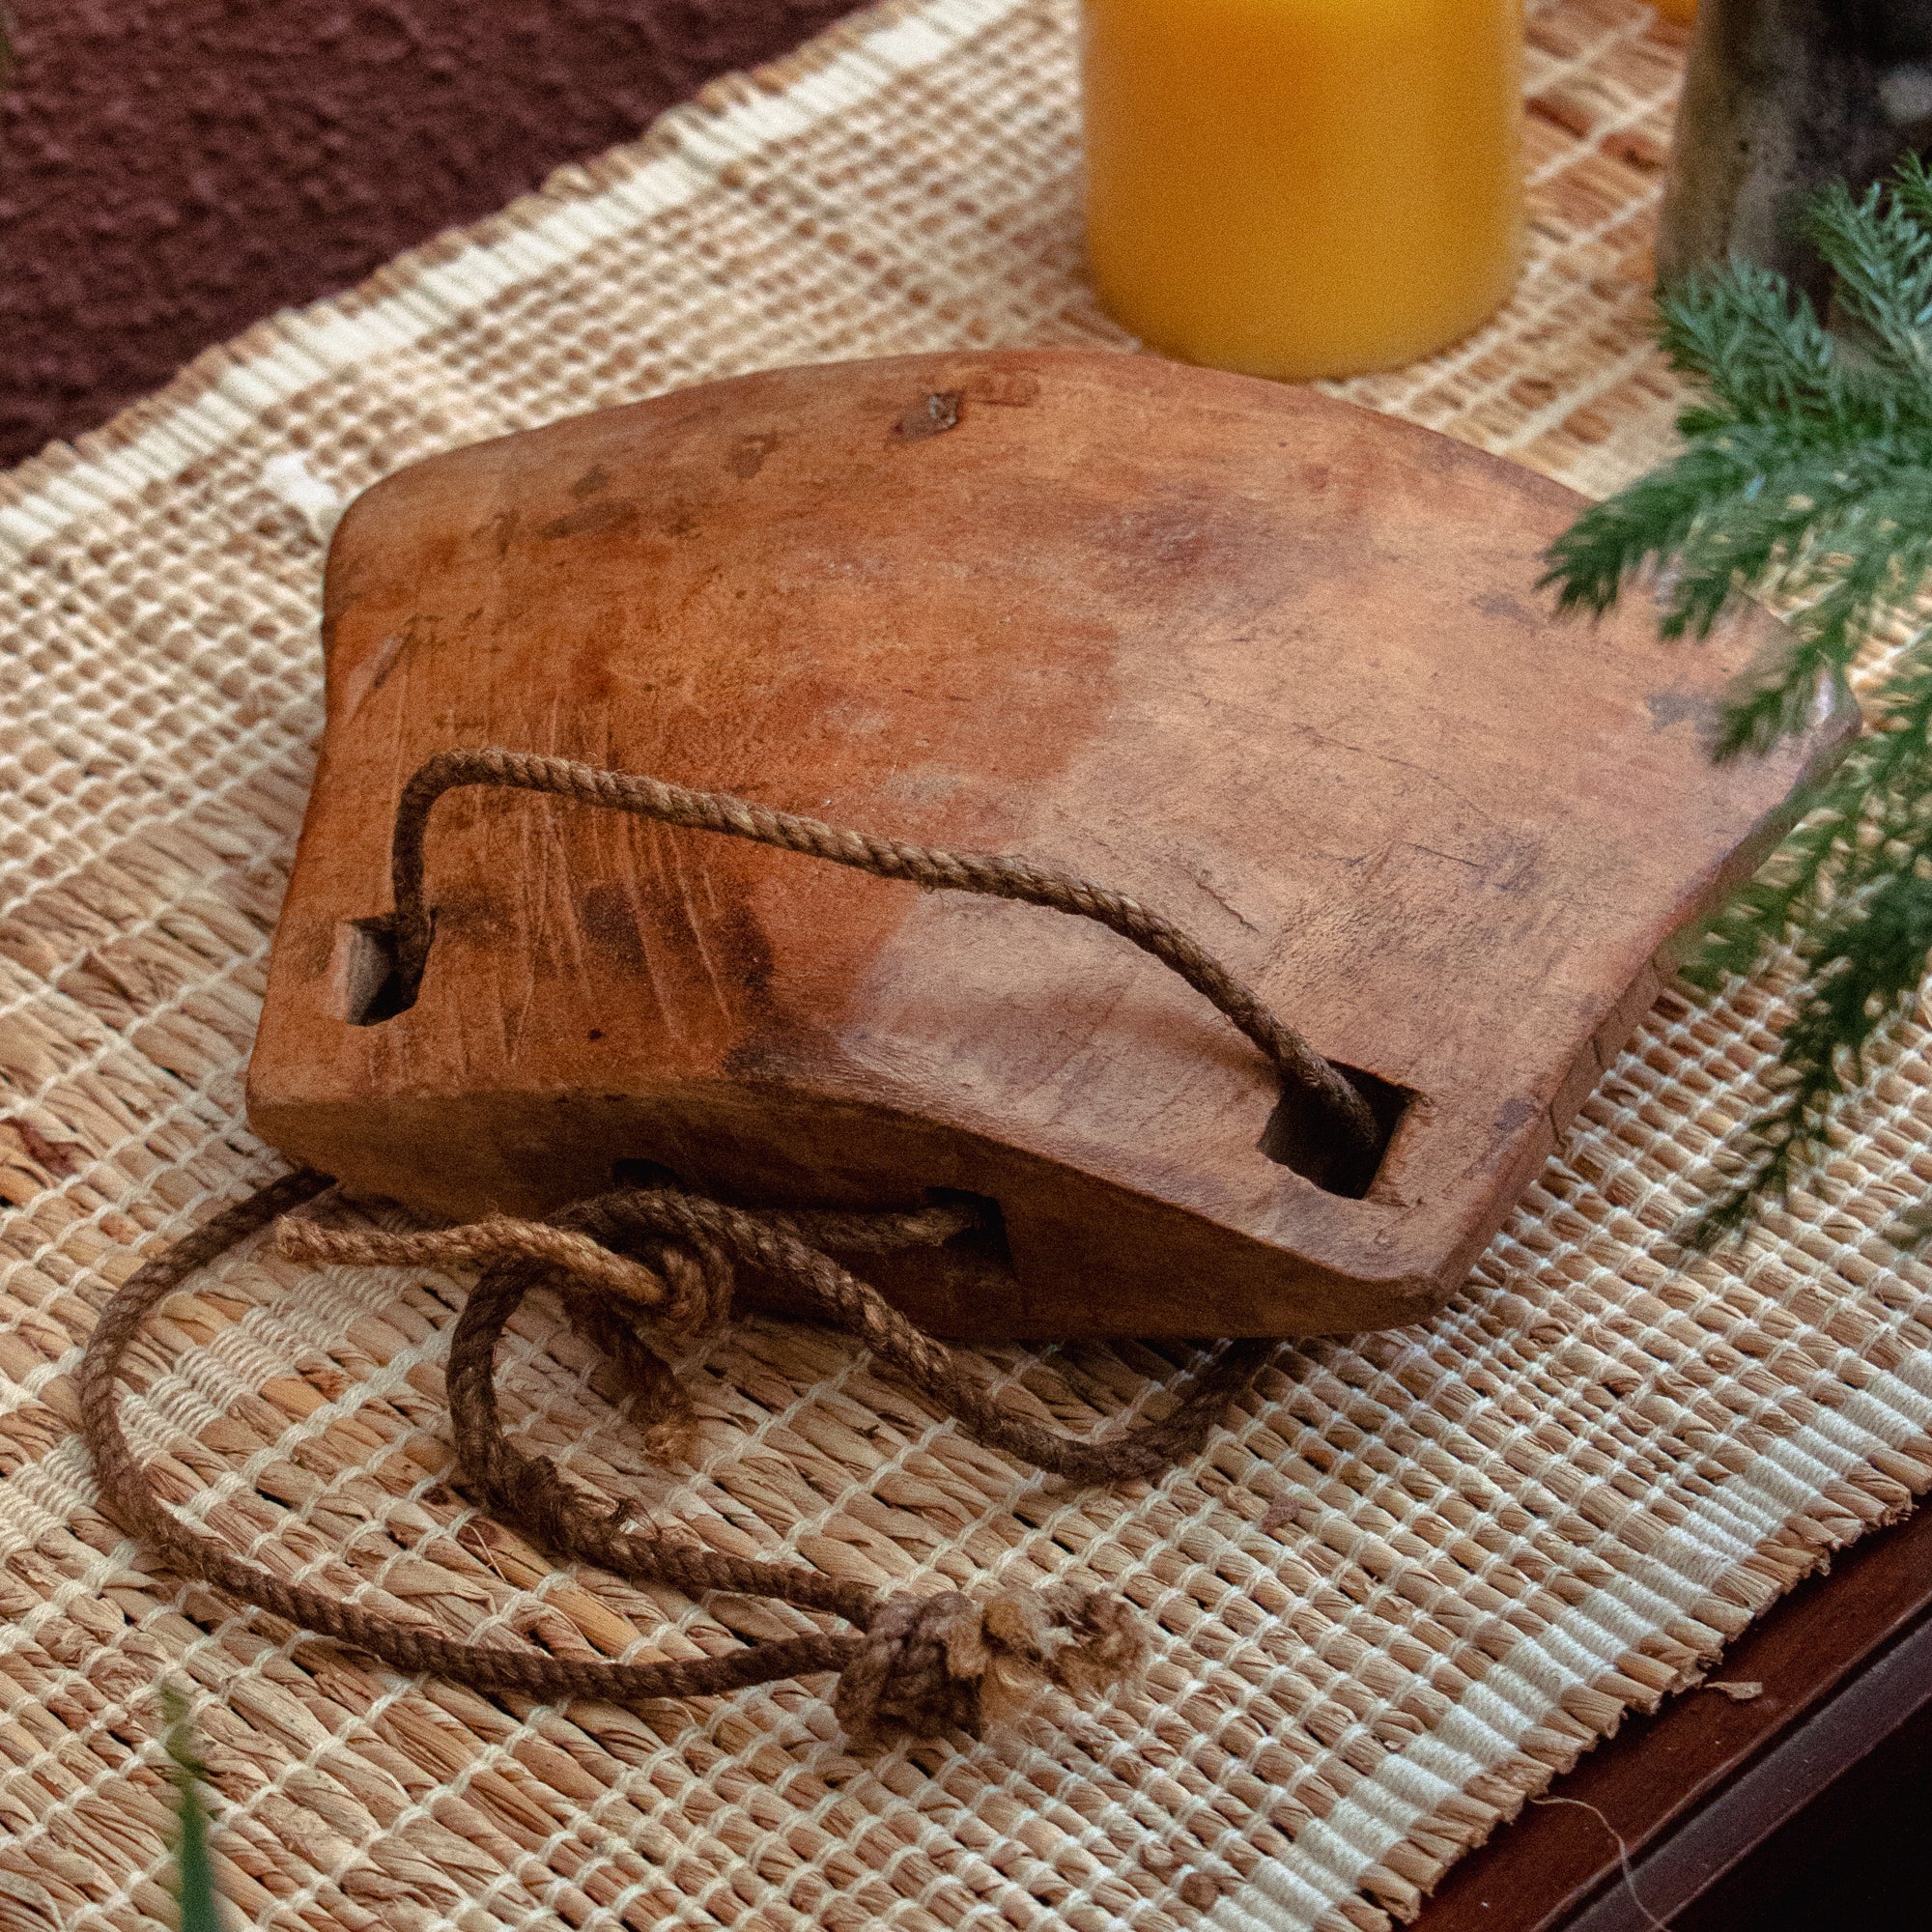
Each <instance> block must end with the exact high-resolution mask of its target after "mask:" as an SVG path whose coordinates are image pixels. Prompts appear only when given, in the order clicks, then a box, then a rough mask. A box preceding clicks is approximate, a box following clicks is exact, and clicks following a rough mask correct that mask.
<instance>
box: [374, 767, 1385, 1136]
mask: <svg viewBox="0 0 1932 1932" xmlns="http://www.w3.org/2000/svg"><path fill="white" fill-rule="evenodd" d="M466 785H506V786H510V787H512V788H514V789H516V790H520V791H534V792H548V793H550V794H552V795H553V796H554V797H557V798H564V799H572V800H575V801H576V802H577V803H579V804H581V805H598V806H606V807H609V808H611V810H617V811H629V812H634V813H636V814H638V815H639V816H640V817H644V818H655V819H660V820H662V821H663V822H664V823H665V824H667V825H680V826H684V827H687V828H688V829H690V830H692V831H697V832H717V833H722V834H724V835H725V837H727V838H749V839H751V840H753V842H754V843H756V844H760V845H775V846H777V847H779V848H780V849H781V850H782V851H787V852H802V853H805V854H806V855H807V856H808V857H810V858H814V859H825V860H829V861H830V862H831V863H832V864H833V865H835V866H850V867H854V868H855V869H856V870H858V871H862V872H871V873H873V874H875V875H876V876H877V877H879V878H882V879H906V880H909V881H910V882H911V883H912V884H914V885H916V886H922V887H924V888H926V889H928V890H941V889H943V890H947V891H952V892H961V893H980V894H983V895H987V896H989V897H992V898H1001V899H1018V900H1022V901H1024V902H1025V903H1027V904H1029V905H1037V906H1045V907H1047V908H1048V909H1049V910H1050V911H1053V912H1064V913H1071V914H1074V915H1076V916H1077V917H1079V918H1081V919H1091V920H1094V921H1096V922H1098V923H1100V924H1101V925H1104V926H1107V927H1108V928H1110V929H1111V930H1112V931H1114V932H1118V933H1119V934H1120V935H1121V937H1122V938H1123V939H1128V940H1131V941H1132V942H1133V943H1134V944H1135V945H1136V946H1138V947H1139V948H1140V949H1141V950H1142V952H1151V953H1152V955H1153V956H1154V957H1155V958H1156V959H1158V960H1159V961H1160V962H1161V964H1162V965H1164V966H1167V967H1170V968H1171V969H1172V970H1173V971H1174V972H1176V973H1178V974H1179V975H1180V977H1181V978H1182V979H1183V980H1186V981H1187V983H1188V984H1189V985H1190V986H1192V987H1193V988H1194V989H1195V991H1196V992H1198V993H1200V994H1201V995H1202V996H1203V997H1204V998H1205V999H1207V1000H1208V1002H1209V1003H1210V1004H1211V1005H1213V1006H1214V1007H1215V1008H1217V1009H1219V1010H1220V1011H1221V1012H1222V1013H1224V1014H1226V1016H1227V1017H1228V1018H1229V1019H1230V1020H1232V1021H1233V1022H1234V1023H1235V1025H1236V1026H1237V1027H1238V1028H1239V1029H1240V1030H1241V1032H1242V1033H1244V1034H1246V1035H1247V1037H1248V1038H1249V1039H1251V1040H1253V1041H1254V1043H1255V1045H1256V1046H1258V1047H1259V1048H1260V1049H1261V1050H1262V1052H1263V1053H1264V1054H1265V1055H1266V1056H1267V1058H1268V1059H1269V1061H1271V1062H1272V1063H1273V1065H1274V1066H1275V1069H1276V1071H1277V1072H1278V1073H1279V1074H1280V1075H1281V1078H1282V1081H1283V1083H1284V1085H1286V1086H1288V1087H1292V1088H1294V1089H1297V1090H1299V1091H1300V1092H1301V1093H1302V1094H1306V1095H1307V1097H1308V1099H1309V1100H1310V1101H1311V1102H1312V1103H1313V1104H1314V1106H1315V1108H1316V1109H1317V1112H1318V1114H1319V1116H1320V1118H1321V1121H1322V1122H1324V1123H1325V1124H1326V1125H1327V1126H1328V1127H1329V1128H1330V1129H1331V1130H1332V1132H1333V1133H1334V1134H1335V1135H1336V1136H1337V1138H1338V1140H1339V1142H1340V1146H1341V1148H1342V1149H1343V1150H1346V1151H1347V1153H1348V1154H1349V1155H1351V1156H1353V1157H1354V1158H1356V1159H1358V1160H1363V1161H1367V1162H1368V1163H1369V1165H1370V1166H1371V1167H1373V1165H1374V1159H1375V1155H1376V1153H1377V1151H1378V1148H1379V1146H1380V1138H1381V1136H1380V1129H1379V1127H1378V1124H1377V1122H1376V1117H1375V1114H1374V1112H1373V1110H1372V1109H1371V1108H1370V1106H1369V1103H1368V1101H1367V1100H1366V1099H1365V1098H1364V1097H1363V1096H1362V1094H1361V1092H1360V1090H1359V1089H1358V1088H1356V1087H1355V1086H1354V1084H1353V1083H1352V1082H1351V1081H1350V1080H1349V1079H1348V1077H1347V1076H1346V1075H1344V1074H1343V1073H1341V1072H1339V1071H1338V1070H1337V1069H1336V1068H1335V1067H1334V1066H1333V1065H1330V1064H1329V1063H1328V1062H1327V1061H1326V1060H1324V1059H1323V1058H1322V1057H1321V1054H1319V1053H1317V1052H1316V1050H1315V1049H1314V1048H1313V1047H1312V1046H1310V1045H1309V1043H1308V1041H1307V1040H1306V1039H1304V1038H1303V1037H1301V1035H1300V1034H1299V1033H1297V1032H1296V1031H1295V1030H1294V1028H1293V1027H1292V1026H1290V1025H1289V1024H1288V1023H1287V1022H1286V1021H1285V1020H1283V1019H1281V1018H1279V1017H1278V1016H1277V1015H1276V1014H1274V1013H1273V1012H1271V1011H1270V1010H1269V1009H1267V1008H1266V1007H1265V1006H1264V1005H1263V1004H1262V1002H1261V1000H1260V999H1259V998H1257V996H1256V995H1255V993H1254V992H1253V990H1252V989H1251V988H1249V987H1248V986H1246V985H1245V984H1243V983H1242V981H1241V980H1237V979H1236V977H1235V976H1234V974H1232V973H1231V972H1229V971H1228V969H1227V968H1226V967H1225V966H1223V965H1222V964H1221V962H1220V961H1219V960H1218V959H1216V958H1214V957H1213V956H1212V954H1210V953H1208V952H1206V951H1205V950H1204V949H1203V948H1202V947H1201V946H1200V945H1199V944H1198V943H1197V942H1196V941H1195V940H1194V939H1192V938H1191V937H1190V936H1189V935H1188V934H1187V933H1185V932H1183V931H1182V930H1181V929H1180V927H1179V926H1178V925H1176V924H1175V923H1173V921H1172V920H1169V919H1166V918H1163V917H1162V915H1161V914H1159V913H1157V912H1154V911H1152V910H1151V909H1150V908H1149V907H1147V906H1144V905H1142V904H1141V903H1140V902H1139V901H1138V900H1137V899H1131V898H1128V897H1127V896H1126V895H1124V894H1122V893H1116V892H1112V891H1110V890H1109V889H1108V888H1107V887H1105V886H1098V885H1095V884H1094V882H1093V881H1092V880H1091V879H1083V878H1079V877H1077V876H1076V875H1075V874H1073V873H1071V872H1057V871H1052V870H1049V869H1047V868H1045V867H1039V866H1036V865H1035V864H1034V863H1033V861H1032V860H1030V859H1024V858H1018V857H1011V856H1004V857H1003V856H1001V855H998V854H993V853H983V852H947V851H942V850H940V849H938V848H936V847H932V846H925V845H914V844H910V843H908V842H907V841H906V840H904V839H900V838H881V837H879V836H878V835H877V834H874V833H869V832H854V831H851V830H849V829H847V828H844V827H841V826H837V825H827V824H825V823H824V822H823V821H822V820H820V819H816V818H802V817H799V816H797V815H795V814H794V813H792V812H789V811H774V810H771V809H770V808H769V807H766V806H762V805H753V804H751V803H750V802H749V801H748V800H745V799H742V798H733V797H732V796H730V795H729V794H728V793H726V792H706V791H688V790H687V789H686V788H685V787H684V786H683V785H674V784H667V783H665V782H664V781H662V780H661V779H653V778H646V777H644V776H642V775H641V774H640V773H636V772H613V771H602V770H599V769H598V768H597V767H596V766H594V765H582V764H578V763H576V762H574V761H573V760H571V759H569V758H550V757H542V756H539V755H538V754H537V753H533V752H506V751H502V750H499V749H497V748H494V747H474V748H468V749H463V750H457V751H448V752H439V753H436V755H435V756H434V757H432V758H429V759H427V760H425V762H424V763H423V764H421V765H420V766H418V767H417V769H416V771H415V773H414V775H413V776H412V778H411V780H410V781H409V783H408V784H407V785H406V786H404V788H403V796H402V799H401V802H400V803H399V804H398V806H397V808H396V827H395V838H394V843H393V845H392V847H391V852H390V873H391V887H392V891H393V893H394V896H395V912H394V914H393V920H394V924H393V927H392V932H393V938H394V943H395V961H396V980H395V984H396V992H397V995H398V998H397V1004H398V1006H407V1005H409V1004H410V1003H411V1002H412V1001H413V1000H414V998H415V995H416V988H417V987H418V985H419V984H420V983H421V980H422V975H423V969H424V967H425V966H426V964H427V963H428V960H429V953H430V947H431V945H432V943H433V941H434V938H435V920H434V917H433V916H432V914H431V912H430V910H429V908H428V907H427V906H426V905H425V904H424V902H423V848H424V842H425V840H426V838H427V836H428V832H429V820H430V814H431V812H432V811H433V810H435V808H436V802H437V800H438V799H440V797H441V796H442V795H443V793H444V792H446V791H454V790H457V789H459V788H460V787H462V786H466Z"/></svg>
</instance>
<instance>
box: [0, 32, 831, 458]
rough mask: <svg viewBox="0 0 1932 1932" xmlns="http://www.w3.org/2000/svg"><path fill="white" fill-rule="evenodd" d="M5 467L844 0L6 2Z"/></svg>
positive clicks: (481, 210)
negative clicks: (12, 58) (12, 54)
mask: <svg viewBox="0 0 1932 1932" xmlns="http://www.w3.org/2000/svg"><path fill="white" fill-rule="evenodd" d="M6 4H7V10H8V13H9V14H10V15H11V18H12V21H13V28H14V35H13V38H14V45H15V50H16V52H17V55H18V66H17V68H16V71H15V73H14V82H13V86H12V88H11V90H10V92H9V94H8V96H7V98H6V99H5V100H4V101H0V463H6V462H14V461H16V460H18V459H19V458H20V457H23V456H27V455H30V454H31V453H32V452H33V451H35V450H36V449H38V448H39V447H40V446H41V445H42V444H43V443H44V442H45V441H46V440H48V439H49V438H52V437H56V436H71V435H73V434H75V433H76V432H78V431H80V430H83V429H87V428H90V427H92V426H93V425H95V424H97V423H99V422H101V421H103V420H104V419H105V418H106V417H107V416H108V415H109V414H111V413H112V412H114V411H115V410H117V409H119V408H120V407H121V406H122V405H123V404H125V403H127V402H129V401H131V400H132V399H133V398H134V397H136V396H139V395H142V394H145V393H146V392H147V391H148V390H150V389H153V388H155V387H156V386H157V385H158V384H161V383H162V382H164V381H166V379H167V378H168V377H169V376H170V375H172V374H173V372H174V371H175V369H177V368H178V367H179V366H180V365H181V364H182V363H183V362H185V361H186V360H187V359H188V358H189V357H190V356H191V355H195V354H196V353H197V352H198V351H200V350H202V349H204V348H206V347H207V346H208V345H209V344H211V343H213V342H218V341H220V340H222V339H223V338H224V337H226V336H229V335H232V334H234V333H236V332H237V331H238V330H240V329H241V328H242V327H246V325H247V324H248V323H250V322H252V321H253V320H254V319H255V318H256V317H258V316H260V315H263V314H265V313H267V312H269V311H270V310H272V309H275V308H278V307H281V306H282V305H284V304H285V303H289V302H299V301H306V300H309V299H310V298H314V297H316V296H320V295H325V294H327V293H329V292H330V291H332V290H335V289H339V288H342V287H345V286H347V285H348V284H349V283H351V282H354V281H355V280H357V279H358V278H359V277H360V276H362V275H364V274H366V273H368V272H369V271H370V270H372V269H375V268H377V267H378V266H379V265H380V264H382V263H383V262H384V261H386V260H387V259H388V258H389V257H390V256H391V255H393V254H395V253H396V252H397V251H398V250H400V249H402V248H405V247H408V246H409V245H411V244H412V243H413V242H416V241H423V240H425V239H426V238H427V237H429V236H430V235H432V234H434V233H435V232H436V231H437V230H439V229H440V228H444V227H447V226H448V225H449V224H450V223H452V222H459V221H469V220H472V219H474V218H476V217H477V216H479V215H483V214H487V213H491V212H492V211H493V210H495V209H497V208H498V207H500V206H501V205H502V203H504V202H505V201H507V200H509V199H510V198H511V197H512V196H513V195H515V194H518V193H520V192H522V191H523V190H525V189H526V188H530V187H534V186H535V185H537V184H538V183H539V182H540V181H541V180H542V179H543V178H544V176H545V175H546V174H548V173H549V172H550V170H551V169H553V168H554V167H556V166H557V165H559V164H560V163H562V162H564V161H568V160H571V159H573V158H576V157H578V156H584V155H590V154H595V153H597V152H598V151H599V150H601V149H603V148H607V147H609V146H610V145H611V143H612V142H614V141H621V140H624V139H627V138H629V137H630V136H632V135H634V134H636V133H637V132H638V131H639V129H640V128H642V127H643V126H644V125H645V124H646V123H647V122H649V121H650V120H652V119H653V118H654V117H655V116H656V115H658V114H659V113H661V112H662V111H663V110H664V109H665V108H667V107H668V106H671V105H673V104H674V103H675V102H676V101H678V100H681V99H684V98H685V97H686V96H688V95H690V94H693V93H695V92H696V90H697V89H698V88H699V87H701V86H702V85H703V84H704V82H705V81H707V80H709V79H711V78H713V77H714V76H716V75H717V74H720V73H723V72H725V71H728V70H730V69H732V68H740V67H747V66H752V65H754V64H755V63H757V62H759V61H764V60H770V59H772V58H774V57H776V56H777V55H779V54H781V53H783V52H785V51H787V50H788V49H789V48H791V47H792V46H794V45H795V44H797V43H798V42H800V41H802V40H804V39H805V38H806V37H807V36H808V35H810V34H811V33H813V32H815V31H816V30H817V29H818V28H819V27H821V26H822V25H824V24H825V23H826V22H827V21H829V20H831V19H833V18H835V17H836V16H838V14H842V13H844V12H846V11H848V6H849V4H850V0H6Z"/></svg>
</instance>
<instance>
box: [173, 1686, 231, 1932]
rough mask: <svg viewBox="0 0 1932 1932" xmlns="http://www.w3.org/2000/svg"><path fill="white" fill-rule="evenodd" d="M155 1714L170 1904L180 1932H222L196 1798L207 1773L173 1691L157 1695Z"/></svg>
mask: <svg viewBox="0 0 1932 1932" xmlns="http://www.w3.org/2000/svg"><path fill="white" fill-rule="evenodd" d="M161 1713H162V1716H163V1717H164V1718H165V1719H166V1720H167V1735H166V1738H165V1740H164V1745H165V1748H166V1750H167V1754H168V1777H169V1781H170V1782H171V1783H172V1784H173V1785H174V1788H175V1820H176V1824H175V1898H176V1902H177V1903H178V1904H179V1905H180V1907H181V1932H223V1927H222V1923H221V1907H220V1904H219V1903H218V1895H217V1893H216V1891H215V1889H214V1858H213V1852H212V1850H211V1848H210V1845H209V1834H208V1827H209V1817H208V1801H207V1799H206V1798H205V1797H203V1795H202V1791H203V1787H204V1786H205V1785H206V1784H207V1783H208V1770H207V1767H206V1766H205V1765H203V1763H202V1762H201V1759H200V1757H199V1756H198V1755H197V1753H196V1751H195V1747H194V1734H193V1732H192V1730H191V1729H190V1727H189V1724H188V1719H187V1701H186V1699H185V1698H184V1697H183V1696H182V1694H181V1692H180V1691H179V1690H174V1689H172V1688H168V1689H164V1690H162V1692H161Z"/></svg>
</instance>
